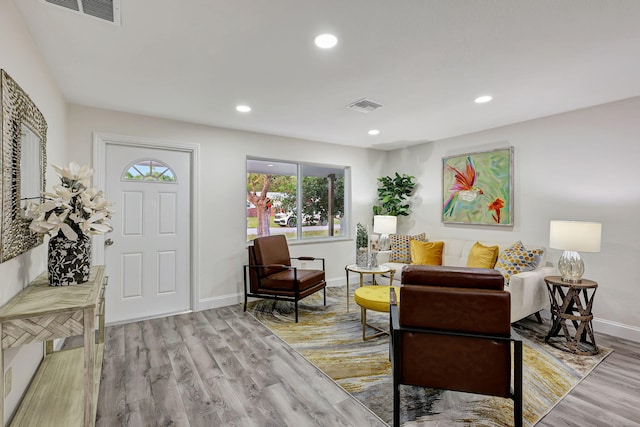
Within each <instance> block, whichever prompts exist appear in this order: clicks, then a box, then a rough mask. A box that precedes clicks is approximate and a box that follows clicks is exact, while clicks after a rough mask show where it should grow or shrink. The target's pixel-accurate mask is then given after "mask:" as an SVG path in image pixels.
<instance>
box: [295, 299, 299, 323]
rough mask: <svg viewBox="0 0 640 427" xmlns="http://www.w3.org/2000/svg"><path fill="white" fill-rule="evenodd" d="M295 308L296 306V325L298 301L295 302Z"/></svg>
mask: <svg viewBox="0 0 640 427" xmlns="http://www.w3.org/2000/svg"><path fill="white" fill-rule="evenodd" d="M295 306H296V323H298V300H296V302H295Z"/></svg>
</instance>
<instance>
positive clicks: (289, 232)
mask: <svg viewBox="0 0 640 427" xmlns="http://www.w3.org/2000/svg"><path fill="white" fill-rule="evenodd" d="M348 171H349V169H348V168H345V167H341V166H325V165H313V164H306V163H292V162H282V161H274V160H263V159H251V158H248V159H247V241H250V240H253V239H254V238H255V237H259V236H267V235H274V234H284V235H285V236H286V237H287V239H290V240H292V239H307V238H332V237H342V236H345V235H346V226H345V225H344V224H346V222H345V221H344V218H345V178H346V176H347V174H348ZM298 200H300V201H301V203H300V206H298ZM299 218H301V220H299Z"/></svg>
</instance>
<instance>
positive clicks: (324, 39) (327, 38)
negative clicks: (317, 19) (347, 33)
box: [315, 34, 338, 49]
mask: <svg viewBox="0 0 640 427" xmlns="http://www.w3.org/2000/svg"><path fill="white" fill-rule="evenodd" d="M315 43H316V46H318V47H319V48H322V49H331V48H332V47H334V46H335V45H337V44H338V38H337V37H336V36H334V35H333V34H320V35H319V36H317V37H316V39H315Z"/></svg>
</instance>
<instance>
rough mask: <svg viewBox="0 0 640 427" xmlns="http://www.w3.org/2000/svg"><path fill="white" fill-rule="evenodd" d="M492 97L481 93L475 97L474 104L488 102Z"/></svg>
mask: <svg viewBox="0 0 640 427" xmlns="http://www.w3.org/2000/svg"><path fill="white" fill-rule="evenodd" d="M492 99H493V97H492V96H491V95H482V96H479V97H477V98H476V99H475V101H476V104H484V103H485V102H489V101H491V100H492Z"/></svg>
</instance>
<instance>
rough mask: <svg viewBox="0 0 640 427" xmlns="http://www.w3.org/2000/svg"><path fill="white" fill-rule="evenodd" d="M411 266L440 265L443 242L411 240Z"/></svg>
mask: <svg viewBox="0 0 640 427" xmlns="http://www.w3.org/2000/svg"><path fill="white" fill-rule="evenodd" d="M409 246H410V248H411V264H416V265H442V249H443V248H444V242H420V241H418V240H411V242H410V243H409Z"/></svg>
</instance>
